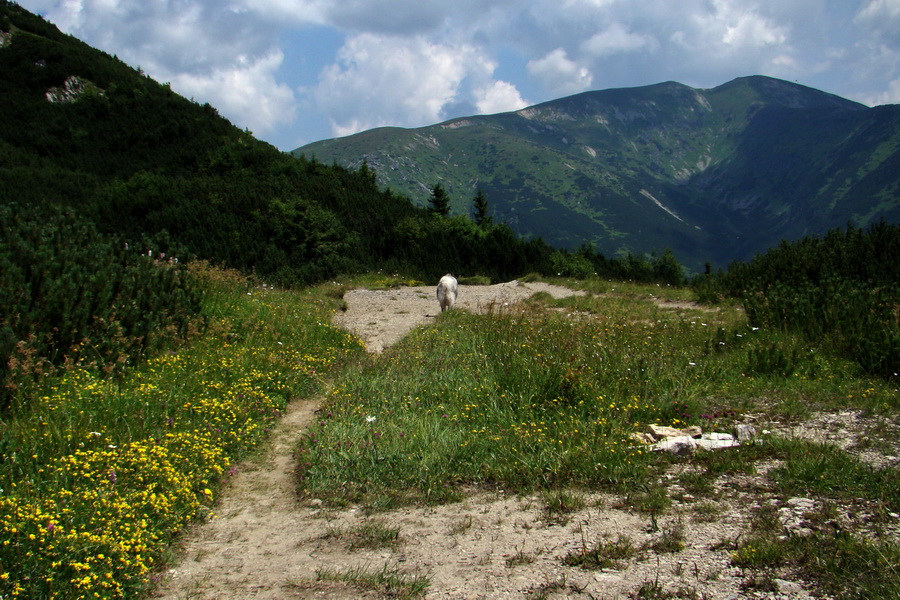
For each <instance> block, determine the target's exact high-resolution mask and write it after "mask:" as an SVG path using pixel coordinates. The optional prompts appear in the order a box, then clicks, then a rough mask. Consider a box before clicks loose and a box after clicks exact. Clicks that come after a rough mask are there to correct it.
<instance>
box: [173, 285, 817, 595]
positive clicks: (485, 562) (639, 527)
mask: <svg viewBox="0 0 900 600" xmlns="http://www.w3.org/2000/svg"><path fill="white" fill-rule="evenodd" d="M538 291H546V292H548V293H550V294H552V295H554V296H562V295H566V294H571V293H572V292H571V290H567V289H565V288H558V287H555V286H550V285H547V284H542V283H529V284H527V285H521V284H518V283H516V282H512V283H506V284H500V285H494V286H484V287H462V288H461V290H460V296H459V301H458V303H457V306H458V307H459V308H462V309H467V310H488V309H496V307H503V306H507V305H510V304H512V303H515V302H516V301H518V300H521V299H523V298H526V297H529V296H531V295H532V294H534V293H535V292H538ZM345 300H346V302H347V304H348V310H347V311H346V312H344V313H342V314H340V315H337V316H336V317H335V322H336V323H338V324H339V325H341V326H342V327H345V328H347V329H349V330H352V331H354V332H356V333H357V334H358V335H359V336H360V337H361V338H362V339H363V340H364V341H365V343H366V344H367V347H368V348H369V350H370V351H372V352H379V351H381V350H383V349H384V348H386V347H388V346H390V345H391V344H393V343H395V342H396V341H397V340H399V339H400V338H401V337H402V336H403V335H404V334H405V333H406V332H408V331H409V330H410V329H412V328H414V327H417V326H421V325H423V324H427V323H429V322H430V320H431V319H433V317H434V316H435V314H436V313H437V312H438V310H437V309H438V305H437V301H436V300H435V298H434V288H432V287H427V288H399V289H394V290H388V291H368V290H354V291H351V292H349V293H348V294H346V296H345ZM315 409H316V401H315V400H305V401H296V402H294V403H292V404H291V405H290V406H289V407H288V411H287V414H286V415H285V417H284V418H283V419H282V420H281V421H280V423H279V424H278V426H277V427H276V429H275V430H274V432H273V435H272V436H271V438H270V440H269V442H268V443H267V445H266V447H265V448H263V449H262V451H261V453H260V454H259V456H257V457H256V458H255V459H252V460H250V461H247V462H245V463H243V464H241V465H240V466H238V468H237V470H236V474H235V476H234V477H233V478H232V481H231V483H230V485H229V487H228V488H227V489H226V490H225V491H224V494H223V497H222V500H221V503H220V505H219V506H218V507H217V510H216V513H217V515H218V516H217V517H216V518H214V519H212V520H210V521H208V522H206V523H204V524H201V525H198V526H197V527H196V528H195V529H194V530H193V531H191V532H189V533H188V535H186V536H185V537H184V539H183V542H182V545H181V548H180V553H179V561H177V562H176V563H174V564H173V566H172V568H171V569H170V570H169V571H168V572H167V573H166V574H165V575H164V577H162V580H161V581H160V584H159V586H158V589H157V593H156V595H157V597H160V598H167V599H173V600H175V599H178V600H187V599H193V600H239V599H240V600H243V599H248V598H258V599H282V598H303V599H312V598H328V599H332V600H350V599H352V598H383V597H385V596H384V595H382V594H379V593H376V592H374V591H364V590H360V589H356V588H354V587H352V586H351V585H349V584H344V583H336V582H330V581H325V580H319V579H318V578H317V571H319V570H320V569H330V570H332V571H336V572H346V571H347V570H348V569H353V568H358V569H361V570H365V571H369V572H378V571H384V572H390V573H393V572H397V573H403V574H405V575H408V576H411V577H413V576H417V575H418V576H424V577H427V579H428V580H429V581H430V588H429V590H428V592H427V594H426V598H427V599H429V600H436V599H447V600H450V599H452V600H468V599H480V598H483V599H491V598H529V597H533V598H540V597H543V598H580V599H585V600H587V599H600V598H603V599H615V598H628V597H633V594H634V593H635V591H636V590H637V589H638V588H639V587H640V586H641V585H644V584H646V585H651V584H654V582H655V583H656V584H658V585H660V586H662V587H663V588H665V589H667V590H681V593H682V594H684V595H680V596H676V597H684V598H701V597H702V598H719V599H727V598H746V597H759V598H787V597H791V598H808V597H809V596H807V595H806V593H805V592H803V590H802V589H801V588H800V585H799V584H797V583H795V582H784V583H783V586H784V588H785V589H784V590H782V591H783V592H784V594H781V593H780V592H779V593H771V594H768V595H762V596H752V595H750V596H748V595H746V594H745V593H744V592H743V591H742V590H741V588H740V583H741V581H742V577H741V574H740V573H738V572H736V570H735V569H733V568H731V567H729V566H728V565H729V556H728V548H727V544H723V542H725V541H727V540H734V539H736V538H737V536H738V535H739V534H740V532H741V531H742V530H744V529H745V528H746V526H747V521H748V518H749V511H750V508H751V507H752V506H753V505H754V504H756V503H758V502H759V501H760V498H759V495H758V492H755V495H754V496H752V497H751V496H750V495H749V493H745V492H743V491H742V489H743V487H744V485H743V484H742V483H741V482H724V483H723V485H725V486H733V489H730V490H729V493H728V494H725V495H723V496H722V497H723V498H724V499H723V500H721V501H718V502H716V503H714V504H715V505H716V506H715V507H714V509H715V510H714V511H713V509H712V508H710V509H709V511H710V513H711V514H714V518H706V519H703V518H698V516H697V515H698V513H697V511H696V509H695V507H693V505H692V503H691V502H690V498H685V499H684V503H680V502H677V501H676V502H675V506H674V508H673V509H671V510H669V511H668V512H667V513H666V515H665V517H663V518H660V519H659V521H658V522H657V523H655V525H656V527H655V528H654V527H653V525H654V523H652V522H651V520H650V518H649V517H647V516H646V515H640V514H636V513H634V512H631V511H628V510H624V509H620V508H618V506H620V503H621V500H622V499H621V498H616V497H614V496H610V495H593V496H590V497H588V498H587V502H586V506H585V508H584V509H582V510H581V511H579V512H576V513H574V514H572V515H571V516H570V518H569V519H568V520H567V521H566V522H564V523H559V522H554V521H552V520H548V518H547V517H546V515H545V513H544V511H543V508H544V506H543V502H542V501H541V500H540V499H539V498H538V497H519V496H511V495H507V494H504V493H503V492H502V491H498V492H494V493H491V494H485V493H479V494H474V495H472V496H471V497H470V498H468V499H467V500H466V501H464V502H461V503H458V504H451V505H446V506H439V507H431V508H419V507H413V508H407V509H402V510H397V511H392V512H390V513H385V514H380V515H376V516H374V517H371V518H369V517H367V516H366V515H364V514H363V513H362V511H360V510H357V509H355V508H351V509H347V510H341V511H335V510H325V509H323V508H322V507H321V506H319V505H317V503H316V502H315V501H314V502H312V503H305V504H301V503H300V502H299V501H298V500H297V497H296V495H295V494H294V490H293V485H294V483H293V477H292V474H291V469H292V456H291V452H292V449H293V448H294V446H295V445H296V443H297V440H298V438H299V436H300V435H301V434H302V432H303V431H304V429H305V428H306V427H308V425H309V424H310V423H311V422H312V420H313V419H314V418H315V414H314V411H315ZM673 487H677V486H673ZM746 487H747V488H753V486H752V485H750V484H747V485H746ZM372 519H374V520H375V522H379V523H385V524H389V526H391V527H399V528H400V539H399V541H398V543H397V544H395V545H393V546H392V547H390V548H388V549H377V550H365V549H354V548H353V545H354V544H353V543H352V541H353V540H352V539H351V538H350V537H349V536H348V535H347V534H346V532H348V531H352V530H353V528H354V527H358V526H359V525H360V524H362V523H365V522H372V521H371V520H372ZM677 531H681V532H683V534H684V538H683V539H684V542H683V544H684V550H683V551H681V552H640V553H638V556H636V557H635V558H633V559H631V560H630V561H628V563H627V564H626V565H622V566H621V568H620V569H605V570H596V571H586V570H582V569H580V568H578V567H571V566H565V565H564V564H563V560H562V559H563V558H564V557H565V556H566V555H567V554H569V553H571V552H576V551H578V550H579V549H580V548H584V547H585V546H587V547H590V546H591V545H593V544H595V543H596V542H597V540H599V539H604V538H605V539H608V540H616V539H617V538H618V537H619V536H626V537H628V539H630V540H631V541H632V543H633V544H634V546H635V547H640V546H642V545H645V544H652V543H654V542H655V541H658V540H661V539H665V537H666V536H671V535H673V532H677ZM342 532H344V533H343V534H342ZM779 585H782V584H779ZM691 594H693V595H691Z"/></svg>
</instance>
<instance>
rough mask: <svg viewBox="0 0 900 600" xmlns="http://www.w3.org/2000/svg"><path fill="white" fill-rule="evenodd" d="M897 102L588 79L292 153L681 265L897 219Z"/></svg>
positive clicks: (616, 250)
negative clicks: (619, 85) (871, 105)
mask: <svg viewBox="0 0 900 600" xmlns="http://www.w3.org/2000/svg"><path fill="white" fill-rule="evenodd" d="M898 119H900V107H894V106H888V107H879V108H875V109H866V108H865V107H864V106H862V105H860V104H857V103H854V102H851V101H848V100H845V99H842V98H839V97H837V96H833V95H830V94H826V93H823V92H820V91H817V90H813V89H810V88H806V87H803V86H799V85H795V84H791V83H788V82H784V81H780V80H776V79H771V78H766V77H748V78H742V79H738V80H735V81H732V82H730V83H728V84H725V85H722V86H719V87H717V88H714V89H711V90H698V89H693V88H690V87H687V86H684V85H681V84H678V83H672V82H669V83H663V84H658V85H653V86H648V87H642V88H633V89H618V90H606V91H596V92H586V93H583V94H578V95H575V96H571V97H568V98H562V99H559V100H555V101H551V102H546V103H543V104H539V105H536V106H533V107H530V108H526V109H523V110H520V111H517V112H512V113H503V114H497V115H490V116H476V117H469V118H461V119H454V120H451V121H447V122H445V123H441V124H438V125H433V126H429V127H422V128H418V129H399V128H381V129H375V130H371V131H366V132H362V133H359V134H356V135H353V136H348V137H346V138H340V139H334V140H325V141H322V142H316V143H314V144H309V145H307V146H304V147H302V148H299V149H297V150H295V151H294V153H293V154H294V155H295V156H300V155H305V156H315V157H316V158H317V159H318V160H321V161H323V162H326V163H330V162H335V163H337V164H342V165H348V166H354V165H359V164H361V163H362V162H363V161H367V162H368V164H369V165H370V166H371V167H372V168H373V169H375V170H376V172H377V173H378V178H379V181H380V183H381V184H383V185H384V186H387V187H390V188H391V189H394V190H396V191H398V192H400V193H403V194H407V195H409V196H410V197H411V198H413V199H414V200H416V201H418V202H420V203H424V202H425V201H426V199H427V197H428V193H429V188H430V186H431V185H433V184H434V183H436V182H440V183H442V185H443V186H444V187H445V189H447V191H448V192H449V193H450V195H451V197H452V198H453V202H454V203H453V206H454V209H455V210H456V211H458V212H467V211H468V210H469V208H470V204H471V199H472V197H473V196H474V194H475V191H476V189H477V188H481V189H482V190H483V191H484V193H485V194H486V195H487V197H488V200H489V202H490V204H491V207H492V213H493V215H494V217H495V218H496V219H498V220H500V221H502V222H506V223H509V224H510V225H511V226H512V227H513V229H514V230H516V231H517V232H519V233H521V234H524V235H531V236H541V237H543V238H544V239H545V240H546V241H547V242H549V243H550V244H552V245H559V246H566V247H576V246H579V245H581V244H582V243H584V242H590V243H592V244H594V245H595V247H596V248H597V249H598V250H600V251H601V252H603V253H605V254H607V255H616V254H620V253H623V252H629V251H637V252H649V251H652V250H655V249H661V248H664V247H667V248H671V249H672V250H673V251H674V252H675V254H676V256H677V257H678V258H679V259H680V260H681V261H683V262H685V263H686V264H688V265H690V266H694V267H698V266H699V265H702V264H703V262H705V261H707V260H712V261H714V262H716V263H719V264H725V263H727V262H729V261H731V260H734V259H745V258H748V257H750V256H752V255H753V254H754V253H756V252H758V251H761V250H764V249H765V248H768V247H770V246H772V245H774V244H776V243H777V242H778V241H780V240H781V239H782V238H789V239H793V238H796V237H797V236H799V235H804V234H814V233H821V232H824V231H826V230H827V229H830V228H833V227H842V226H844V225H846V224H847V222H848V220H852V221H854V222H855V223H856V224H858V225H861V226H865V225H867V224H869V223H871V222H872V221H874V220H877V219H879V218H881V217H885V218H887V219H889V220H897V219H898V217H900V214H898V201H897V199H898V195H897V182H898V179H900V169H898V168H897V167H898V165H897V161H898V160H900V158H898V157H900V155H898V153H897V143H898V141H900V127H898Z"/></svg>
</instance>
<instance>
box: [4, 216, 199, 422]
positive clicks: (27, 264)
mask: <svg viewBox="0 0 900 600" xmlns="http://www.w3.org/2000/svg"><path fill="white" fill-rule="evenodd" d="M166 252H171V249H170V248H169V247H168V246H166V245H162V246H161V245H160V244H159V243H156V244H153V245H147V246H143V245H142V246H139V247H129V245H128V244H126V243H124V242H122V241H115V240H111V239H108V238H105V237H103V236H101V235H99V234H98V233H97V232H96V231H95V230H94V229H93V227H92V226H91V225H90V224H89V223H86V222H84V221H83V220H81V219H79V218H78V217H77V216H76V215H75V214H72V213H70V212H68V211H64V212H61V213H55V212H50V213H47V212H45V211H41V210H31V209H29V208H26V207H23V206H19V205H7V206H0V273H2V274H3V276H2V278H0V328H2V337H0V361H2V363H3V364H4V366H6V367H7V368H6V369H4V371H3V378H2V380H0V384H2V386H3V388H2V395H0V408H5V407H6V406H7V405H8V404H9V403H10V401H11V399H12V398H13V397H15V396H16V389H17V388H18V387H19V386H21V385H25V384H27V383H28V382H32V383H33V382H34V378H40V377H41V376H44V375H46V374H47V373H48V372H49V371H52V370H54V369H55V368H57V367H60V366H62V365H63V364H68V365H72V366H78V367H85V366H93V367H95V368H101V369H103V370H104V371H105V372H111V371H113V370H118V369H120V368H122V367H124V366H127V365H133V364H135V362H136V361H137V360H138V359H139V358H141V357H142V356H144V355H145V354H146V355H151V356H152V355H153V354H154V353H155V352H157V351H158V350H159V349H161V348H162V347H164V346H165V345H166V344H171V343H173V342H174V341H175V340H178V339H181V338H184V337H185V336H186V335H187V334H188V332H189V330H190V328H191V327H192V324H194V322H195V321H196V319H197V318H198V316H199V312H200V301H199V294H198V291H197V290H196V289H195V288H194V287H193V286H192V285H191V283H190V281H189V280H188V279H187V278H186V276H185V272H184V267H183V266H182V265H180V264H178V263H177V262H171V261H170V260H168V259H167V255H166ZM170 256H171V254H170ZM23 397H27V395H24V396H23Z"/></svg>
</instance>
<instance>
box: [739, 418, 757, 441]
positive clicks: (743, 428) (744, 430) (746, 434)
mask: <svg viewBox="0 0 900 600" xmlns="http://www.w3.org/2000/svg"><path fill="white" fill-rule="evenodd" d="M734 434H735V437H737V439H738V441H739V442H749V441H750V440H752V439H754V438H755V437H756V427H754V426H753V425H747V424H745V423H741V424H740V425H737V426H735V428H734Z"/></svg>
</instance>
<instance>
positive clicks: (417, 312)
mask: <svg viewBox="0 0 900 600" xmlns="http://www.w3.org/2000/svg"><path fill="white" fill-rule="evenodd" d="M538 292H547V293H548V294H550V295H551V296H553V297H554V298H561V297H564V296H571V295H572V294H576V293H578V294H581V293H583V292H575V291H573V290H570V289H569V288H565V287H560V286H556V285H550V284H547V283H542V282H531V283H521V282H518V281H510V282H508V283H499V284H496V285H486V286H466V285H461V286H459V297H458V300H457V303H456V307H457V308H460V309H464V310H470V311H473V312H485V311H488V310H502V309H503V308H508V307H509V306H510V305H512V304H514V303H516V302H518V301H520V300H524V299H526V298H529V297H531V296H533V295H534V294H536V293H538ZM344 300H345V301H346V302H347V307H348V308H347V311H346V312H344V313H341V314H338V315H337V316H335V319H334V322H335V324H336V325H338V326H340V327H343V328H345V329H347V330H349V331H352V332H353V333H355V334H356V335H358V336H359V337H360V338H361V339H362V340H363V342H365V344H366V348H367V349H368V350H369V351H370V352H376V353H377V352H381V351H382V350H384V349H385V348H387V347H388V346H390V345H392V344H395V343H396V342H397V341H398V340H399V339H400V338H402V337H403V336H404V335H406V334H407V332H409V330H411V329H413V328H414V327H418V326H422V325H426V324H428V323H430V322H431V320H432V319H434V317H435V316H437V314H438V313H439V312H440V307H439V306H438V303H437V300H436V298H435V288H434V287H433V286H428V287H399V288H393V289H390V290H350V291H349V292H347V293H346V294H344Z"/></svg>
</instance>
